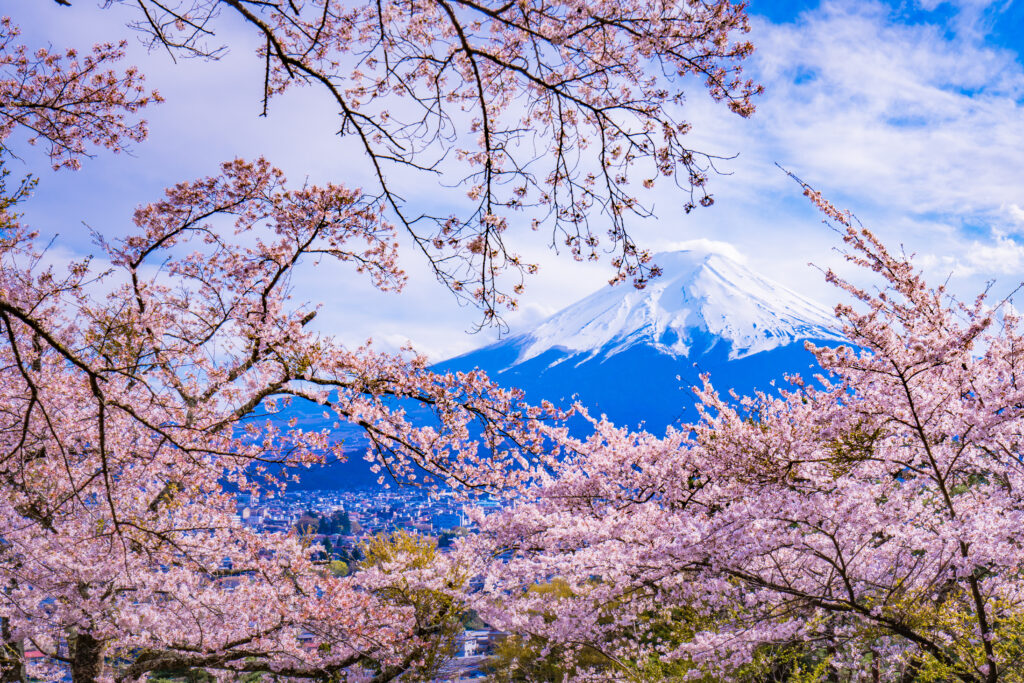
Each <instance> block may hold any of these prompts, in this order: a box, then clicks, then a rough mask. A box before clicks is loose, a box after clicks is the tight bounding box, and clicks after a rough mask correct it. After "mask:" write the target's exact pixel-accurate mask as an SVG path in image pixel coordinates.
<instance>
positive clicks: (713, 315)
mask: <svg viewBox="0 0 1024 683" xmlns="http://www.w3.org/2000/svg"><path fill="white" fill-rule="evenodd" d="M654 262H655V263H657V264H658V265H659V266H660V267H661V268H662V271H663V274H662V275H661V276H660V277H658V278H656V279H654V280H652V281H651V282H650V283H649V284H648V285H647V287H646V288H644V289H642V290H638V289H635V288H633V287H629V286H628V285H616V286H611V285H609V286H606V287H603V288H602V289H599V290H598V291H596V292H594V293H593V294H591V295H590V296H588V297H585V298H584V299H582V300H580V301H578V302H576V303H574V304H572V305H571V306H569V307H568V308H565V309H563V310H561V311H559V312H558V313H555V314H554V315H553V316H551V317H550V318H548V319H546V320H544V321H543V322H541V323H540V324H538V325H537V326H536V327H534V328H533V329H531V330H529V331H526V332H524V333H521V334H517V335H515V336H511V337H508V338H506V339H504V340H501V341H499V342H497V343H495V344H491V345H490V346H486V347H484V348H481V349H478V350H476V351H473V352H470V353H468V354H465V355H463V356H459V357H457V358H453V359H451V360H449V361H445V362H443V363H441V364H439V365H438V366H437V369H439V370H469V369H471V368H474V367H480V368H482V369H484V370H486V371H487V372H488V374H489V375H490V376H491V377H492V378H494V379H495V380H497V381H498V382H500V383H503V384H507V385H510V386H518V387H521V388H523V389H524V390H525V391H526V393H527V398H528V399H529V400H532V401H538V400H540V399H548V400H552V401H555V402H559V401H561V402H563V403H565V402H567V401H568V400H570V399H571V398H572V397H573V396H576V397H578V398H579V400H581V401H582V402H583V403H584V404H586V405H588V406H590V407H591V408H592V410H593V413H594V414H595V415H596V414H602V413H603V414H606V415H608V417H609V418H611V419H612V420H613V421H614V422H617V423H619V424H624V425H629V426H633V427H635V426H638V425H640V424H643V425H644V426H645V427H646V428H648V429H650V430H653V431H659V432H660V431H663V430H664V428H665V427H666V426H667V425H669V424H671V423H673V422H676V421H678V420H680V419H690V418H692V417H694V416H695V415H694V413H695V411H694V410H693V395H692V392H691V391H690V387H692V386H693V385H695V384H698V383H699V381H700V380H699V375H700V374H701V373H703V372H708V373H710V375H711V378H712V382H713V383H714V384H715V386H716V387H718V388H719V389H720V390H726V389H730V388H731V389H735V390H736V391H737V392H739V393H741V394H743V393H749V392H750V391H752V390H753V389H755V388H760V389H769V388H770V387H769V382H771V381H772V380H773V379H781V378H782V376H783V374H784V373H787V372H803V373H804V374H806V373H807V371H808V370H809V369H811V368H813V367H814V365H815V361H814V358H813V357H812V356H811V355H810V354H809V353H808V352H807V351H806V350H805V349H804V346H803V342H804V341H807V340H809V341H813V342H814V343H816V344H819V345H824V344H830V345H834V344H837V343H839V342H841V341H842V339H843V338H842V336H841V335H840V334H839V332H838V331H837V330H836V324H835V323H836V321H835V317H834V316H833V315H832V313H831V312H830V311H828V310H827V309H825V308H823V307H822V306H820V305H819V304H817V303H815V302H813V301H811V300H810V299H808V298H806V297H804V296H801V295H800V294H797V293H796V292H794V291H792V290H790V289H788V288H786V287H784V286H782V285H781V284H779V283H777V282H773V281H772V280H769V279H768V278H765V277H762V276H760V275H758V274H756V273H754V272H753V271H751V270H750V269H749V268H747V267H746V266H744V265H742V264H740V263H738V262H737V261H735V260H733V259H731V258H729V257H727V256H725V255H723V254H721V253H718V252H716V251H708V250H687V251H678V252H669V253H662V254H657V255H656V256H655V257H654Z"/></svg>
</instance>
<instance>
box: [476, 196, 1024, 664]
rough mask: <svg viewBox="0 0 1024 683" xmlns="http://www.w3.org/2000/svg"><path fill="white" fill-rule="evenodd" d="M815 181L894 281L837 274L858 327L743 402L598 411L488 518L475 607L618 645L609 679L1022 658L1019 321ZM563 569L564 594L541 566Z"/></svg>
mask: <svg viewBox="0 0 1024 683" xmlns="http://www.w3.org/2000/svg"><path fill="white" fill-rule="evenodd" d="M805 189H806V193H807V194H808V196H809V197H810V198H811V199H812V200H813V201H814V202H815V203H816V204H817V205H818V206H819V207H820V208H821V209H822V210H823V211H824V212H825V214H826V216H827V217H828V218H829V219H830V220H831V221H832V222H833V224H834V225H835V226H836V227H837V228H838V229H839V230H840V233H841V234H842V236H843V239H844V240H845V242H846V244H847V245H848V247H849V249H850V251H849V252H848V258H849V259H850V260H851V261H852V262H853V263H855V264H857V265H858V266H861V267H863V268H865V269H868V270H870V271H873V272H874V273H875V274H876V275H877V277H878V278H879V279H880V280H881V285H882V286H881V287H880V288H879V289H878V290H877V291H872V290H867V289H862V288H859V287H857V286H854V285H852V284H850V283H849V282H847V281H845V280H843V279H842V278H840V277H839V276H838V275H836V274H835V273H834V272H831V271H829V272H828V273H827V279H828V281H829V282H832V283H833V284H835V285H836V286H838V287H839V288H840V290H841V291H843V292H845V293H846V294H848V295H849V297H850V299H852V301H853V302H854V303H853V304H852V305H848V304H841V305H839V306H837V307H836V315H837V318H838V320H839V321H840V322H841V324H842V326H843V330H844V332H845V335H846V336H847V338H848V339H849V341H850V342H851V344H850V345H844V346H840V347H838V348H814V347H812V349H811V350H812V351H813V352H814V353H815V355H816V357H817V359H818V362H819V363H820V365H821V367H822V370H823V373H822V375H821V376H819V377H817V378H816V379H815V380H814V381H812V382H806V381H804V380H801V379H800V378H798V377H792V378H790V382H789V384H788V385H787V387H786V388H785V389H780V390H778V391H777V392H775V393H771V394H758V395H756V396H755V397H753V398H748V399H743V400H742V401H740V402H739V403H737V402H736V401H735V400H733V399H731V398H727V397H725V398H723V397H722V396H720V395H719V394H718V393H717V392H716V391H715V390H714V389H713V387H712V385H711V384H710V382H707V383H706V384H705V385H704V386H703V387H702V388H701V389H700V390H699V398H700V401H701V402H700V408H701V416H702V417H701V420H700V421H699V422H698V423H697V424H694V425H690V426H687V427H684V428H682V429H678V430H669V432H668V434H667V435H666V436H665V437H664V438H656V437H654V436H652V435H649V434H643V433H628V432H627V431H625V430H622V429H619V428H616V427H614V426H613V425H610V424H608V423H607V422H603V421H596V420H595V421H594V427H595V431H594V434H593V435H592V436H591V437H590V438H588V439H586V440H579V439H570V438H563V439H561V441H562V446H561V447H562V451H563V455H564V459H562V460H561V461H560V462H559V463H558V464H557V465H552V467H553V470H554V471H552V472H551V473H549V474H548V475H547V476H543V477H539V478H538V481H537V482H536V483H535V484H534V486H533V488H531V489H530V490H529V492H528V495H530V498H528V499H526V500H524V501H523V502H522V503H521V504H518V505H516V506H515V507H514V508H513V509H510V510H507V511H504V512H501V513H498V514H494V515H491V516H488V517H486V518H483V519H482V520H481V525H482V528H483V530H484V534H485V535H486V536H489V537H490V539H491V542H492V545H491V546H490V547H491V549H492V550H493V551H495V552H504V553H507V554H508V555H509V560H508V562H507V564H504V565H501V566H494V567H493V568H492V569H491V573H490V576H489V579H488V586H489V592H490V595H491V596H492V597H491V599H496V601H495V602H488V601H483V602H482V603H481V604H480V605H479V606H478V609H480V610H481V613H482V614H483V615H484V618H487V619H491V620H493V622H494V623H496V624H499V625H500V626H501V627H502V628H505V629H507V630H509V631H512V632H515V633H520V634H528V635H529V636H530V637H532V638H534V639H539V642H543V643H547V647H549V648H556V647H557V648H560V649H561V650H562V651H563V652H572V651H576V652H580V653H584V654H586V656H588V657H591V656H593V654H594V653H595V652H596V653H599V654H601V655H602V656H603V657H604V662H605V667H606V668H607V669H610V670H612V671H614V672H617V673H614V674H605V675H607V676H610V677H613V678H614V677H615V676H621V677H623V678H629V679H630V680H633V679H636V678H643V677H644V672H645V671H650V670H651V667H652V665H653V664H657V663H660V664H661V665H664V664H666V663H671V662H675V663H676V667H677V668H676V669H675V674H676V675H679V676H681V677H687V676H688V677H690V678H696V679H699V678H700V677H701V676H702V675H705V674H713V675H715V676H720V677H724V678H725V679H727V680H744V679H745V677H749V678H747V679H748V680H763V676H774V677H775V678H772V680H783V679H784V680H821V679H826V680H875V681H878V680H890V681H910V680H914V681H938V680H942V681H947V680H960V681H986V682H995V681H1018V680H1021V675H1022V671H1024V662H1022V657H1024V642H1022V639H1021V635H1020V634H1021V630H1020V629H1021V624H1022V619H1024V602H1022V597H1024V596H1022V589H1024V583H1022V569H1024V547H1022V543H1021V538H1020V528H1021V522H1022V517H1021V515H1022V514H1024V498H1022V494H1021V492H1022V490H1024V489H1022V483H1024V482H1022V479H1021V478H1022V476H1024V468H1022V464H1021V442H1020V438H1021V437H1020V435H1021V432H1022V426H1024V396H1022V394H1021V391H1022V389H1021V387H1022V377H1021V372H1022V364H1021V358H1022V357H1021V354H1022V350H1024V336H1022V334H1021V332H1020V325H1019V322H1020V321H1019V319H1018V318H1017V317H1016V315H1015V314H1013V312H1012V309H1005V308H1003V309H999V308H998V307H997V308H996V309H993V308H990V307H989V305H988V304H987V303H986V300H985V297H984V295H982V296H979V297H978V298H977V299H976V300H974V301H972V302H969V303H962V302H959V301H956V300H954V299H952V298H951V297H950V296H949V295H948V293H947V292H946V291H945V289H944V288H943V287H938V288H934V287H929V286H928V284H927V282H926V281H925V279H924V278H923V276H922V275H921V274H920V272H918V271H917V270H915V268H914V266H913V264H912V263H911V261H910V260H909V258H908V257H906V256H902V255H894V254H892V253H890V252H889V251H888V250H887V249H886V248H885V247H884V246H883V245H882V244H881V243H880V242H879V241H878V239H877V238H876V237H875V236H874V235H873V234H872V233H871V232H870V231H868V230H866V229H864V228H862V227H860V226H859V225H858V224H856V222H855V221H854V220H853V219H852V217H851V216H850V215H848V214H846V213H843V212H840V211H838V210H836V209H835V208H834V207H833V206H832V205H830V204H829V203H828V202H826V201H825V200H823V199H822V198H821V196H820V195H819V194H818V193H816V192H814V191H813V190H812V189H810V188H805ZM553 579H557V580H558V581H559V582H560V584H561V585H563V586H564V587H565V590H563V591H562V592H561V593H559V595H558V596H557V597H552V596H551V595H550V594H544V595H542V594H539V593H538V592H537V591H534V590H530V589H529V587H530V586H533V585H535V584H537V583H545V582H548V581H551V580H553ZM510 605H515V607H513V608H510ZM660 671H661V674H659V675H663V674H664V669H660ZM757 671H760V675H761V676H762V678H758V677H757V676H756V675H754V674H756V672H757ZM801 676H803V677H804V678H801ZM657 679H658V675H655V676H653V677H651V678H650V680H657Z"/></svg>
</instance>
